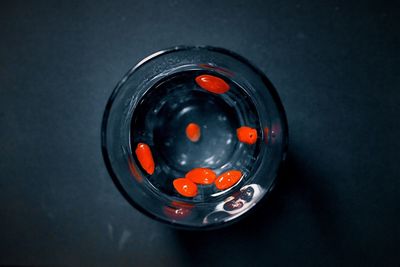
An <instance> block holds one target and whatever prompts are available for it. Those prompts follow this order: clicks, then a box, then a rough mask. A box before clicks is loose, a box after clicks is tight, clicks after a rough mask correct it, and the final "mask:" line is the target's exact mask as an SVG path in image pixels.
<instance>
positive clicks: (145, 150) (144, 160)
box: [135, 143, 154, 175]
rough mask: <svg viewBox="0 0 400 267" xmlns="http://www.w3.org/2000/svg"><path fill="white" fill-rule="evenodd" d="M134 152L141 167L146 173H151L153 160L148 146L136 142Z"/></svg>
mask: <svg viewBox="0 0 400 267" xmlns="http://www.w3.org/2000/svg"><path fill="white" fill-rule="evenodd" d="M135 154H136V157H137V158H138V160H139V163H140V165H141V166H142V168H143V169H144V170H145V171H146V172H147V173H148V174H150V175H152V174H153V173H154V160H153V155H152V154H151V150H150V147H149V146H148V145H147V144H144V143H139V144H137V147H136V150H135Z"/></svg>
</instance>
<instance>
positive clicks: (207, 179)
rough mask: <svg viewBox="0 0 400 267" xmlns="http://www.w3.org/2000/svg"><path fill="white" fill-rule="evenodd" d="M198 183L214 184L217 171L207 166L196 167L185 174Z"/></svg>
mask: <svg viewBox="0 0 400 267" xmlns="http://www.w3.org/2000/svg"><path fill="white" fill-rule="evenodd" d="M185 177H186V178H188V179H190V180H191V181H193V182H195V183H196V184H212V183H213V182H214V180H215V178H217V175H216V174H215V172H213V171H212V170H211V169H207V168H194V169H193V170H191V171H190V172H188V173H187V174H186V176H185Z"/></svg>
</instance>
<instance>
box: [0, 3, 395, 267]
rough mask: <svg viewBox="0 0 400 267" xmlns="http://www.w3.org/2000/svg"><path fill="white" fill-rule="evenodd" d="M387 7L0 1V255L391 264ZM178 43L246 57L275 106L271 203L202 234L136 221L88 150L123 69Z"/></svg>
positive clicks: (39, 260) (79, 260) (1, 258)
mask: <svg viewBox="0 0 400 267" xmlns="http://www.w3.org/2000/svg"><path fill="white" fill-rule="evenodd" d="M399 9H400V8H399V3H398V2H397V3H396V2H395V1H386V2H385V1H307V2H303V1H282V0H280V1H242V2H238V1H214V3H211V2H208V1H181V0H174V1H169V2H165V1H158V2H157V1H150V0H146V1H126V2H115V3H114V1H93V2H87V1H79V2H78V1H65V2H58V1H48V2H46V1H8V2H4V1H3V2H1V4H0V38H1V39H0V127H1V129H0V138H1V143H0V173H1V174H0V175H1V176H0V177H1V179H0V240H1V241H0V264H17V265H19V264H22V265H47V264H49V265H54V264H55V265H67V266H75V265H85V266H88V265H96V266H99V265H106V266H112V265H127V266H189V265H191V266H199V265H204V266H269V265H272V266H316V265H320V266H340V265H347V266H399V264H400V256H399V252H400V251H399V245H398V244H399V241H400V227H399V223H400V220H399V218H400V209H399V207H400V175H399V174H400V164H399V163H398V162H397V160H398V159H399V153H398V151H399V149H400V142H399V138H400V127H399V115H400V92H399V89H400V88H399V87H400V72H399V63H400V62H399V60H400V57H399V52H398V50H399V47H400V42H399V41H400V38H399V33H400V27H399V25H400V24H399V16H400V12H399ZM179 44H209V45H214V46H221V47H225V48H228V49H231V50H233V51H235V52H237V53H239V54H242V55H243V56H245V57H247V58H248V59H250V61H252V62H253V63H254V64H255V65H257V66H259V67H260V68H261V69H262V70H263V71H264V72H265V73H266V74H267V76H269V78H270V79H271V81H272V82H273V84H274V85H275V86H276V88H277V90H278V92H279V94H280V96H281V98H282V102H283V104H284V106H285V108H286V111H287V116H288V121H289V127H290V150H289V156H288V161H287V165H286V169H285V171H284V172H283V174H282V175H281V177H280V178H281V179H280V182H279V183H278V185H277V188H276V190H275V191H274V192H273V194H272V195H271V198H270V199H269V200H268V201H267V202H265V203H264V204H263V205H262V206H261V207H260V208H259V209H258V210H257V211H256V212H255V213H254V214H253V215H252V216H250V217H249V218H247V219H245V220H243V221H242V222H240V223H238V224H235V225H233V226H231V227H229V228H226V229H222V230H218V231H210V232H187V231H177V230H174V229H171V228H169V227H167V226H165V225H162V224H160V223H158V222H155V221H152V220H151V219H149V218H147V217H146V216H144V215H142V214H141V213H139V212H138V211H136V210H135V209H134V208H132V207H131V206H130V205H129V204H128V202H127V201H126V200H125V199H124V198H123V197H122V195H121V194H120V192H119V191H118V190H117V188H116V187H115V185H114V184H113V182H112V180H111V178H110V176H109V174H108V172H107V170H106V168H105V166H104V162H103V158H102V154H101V150H100V124H101V119H102V115H103V110H104V107H105V104H106V102H107V99H108V97H109V96H110V94H111V92H112V90H113V88H114V86H115V85H116V83H117V82H118V81H119V80H120V79H121V77H122V76H123V74H125V72H126V71H127V70H128V69H129V68H130V67H131V66H133V65H134V64H135V63H136V62H138V61H139V60H141V59H142V58H143V57H145V56H147V55H149V54H151V53H152V52H155V51H157V50H159V49H162V48H166V47H170V46H174V45H179Z"/></svg>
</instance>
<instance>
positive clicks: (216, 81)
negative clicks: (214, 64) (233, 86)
mask: <svg viewBox="0 0 400 267" xmlns="http://www.w3.org/2000/svg"><path fill="white" fill-rule="evenodd" d="M195 81H196V83H197V84H198V85H199V86H200V87H201V88H203V89H204V90H207V91H209V92H211V93H215V94H223V93H226V92H227V91H228V90H229V88H230V87H229V84H227V83H226V82H225V81H224V80H222V79H221V78H218V77H216V76H212V75H207V74H204V75H200V76H197V77H196V79H195Z"/></svg>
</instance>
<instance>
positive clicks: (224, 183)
mask: <svg viewBox="0 0 400 267" xmlns="http://www.w3.org/2000/svg"><path fill="white" fill-rule="evenodd" d="M241 177H242V172H241V171H237V170H231V171H227V172H224V173H222V174H221V175H219V176H218V178H217V180H215V186H216V187H217V188H218V189H219V190H224V189H227V188H229V187H232V186H233V185H234V184H236V183H237V182H238V181H239V180H240V178H241Z"/></svg>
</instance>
